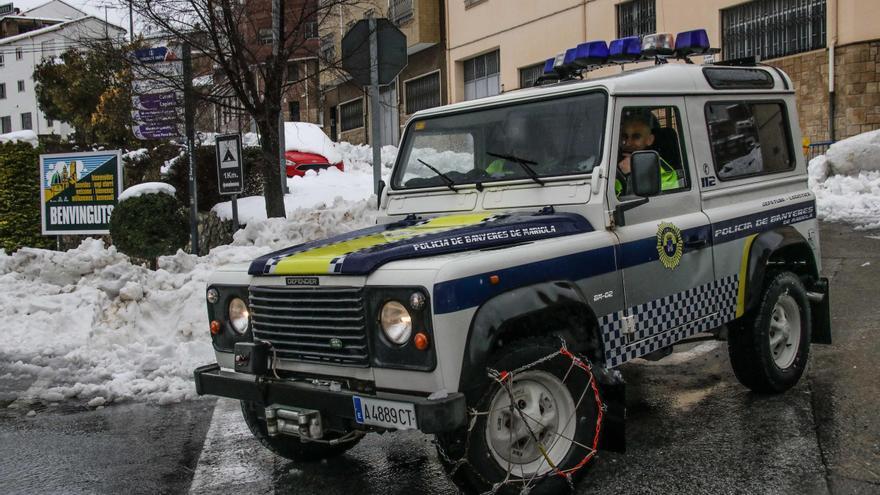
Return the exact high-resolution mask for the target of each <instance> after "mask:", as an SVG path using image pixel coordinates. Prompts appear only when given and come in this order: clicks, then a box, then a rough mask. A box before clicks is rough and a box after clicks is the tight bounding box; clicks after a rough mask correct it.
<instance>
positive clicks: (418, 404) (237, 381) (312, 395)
mask: <svg viewBox="0 0 880 495" xmlns="http://www.w3.org/2000/svg"><path fill="white" fill-rule="evenodd" d="M195 382H196V392H197V393H198V394H199V395H217V396H220V397H228V398H230V399H238V400H244V401H251V402H255V403H257V404H261V405H264V406H271V407H269V409H273V410H275V411H277V410H285V406H288V407H289V408H291V409H289V410H285V411H290V412H294V414H293V415H290V414H286V413H283V414H285V415H288V416H290V418H289V419H290V420H291V421H292V423H296V426H297V427H300V426H302V427H303V428H304V429H303V430H297V431H302V432H305V431H307V430H309V429H310V427H311V430H313V431H315V432H317V431H319V430H320V429H321V423H322V420H323V421H324V423H325V424H324V428H326V421H327V419H328V418H339V419H342V420H347V421H348V422H349V423H350V426H351V427H352V428H358V427H364V429H368V430H370V429H379V430H383V429H389V428H387V427H386V428H382V427H378V426H376V425H372V426H371V425H369V423H365V422H364V418H363V417H360V418H358V417H357V414H356V412H355V411H356V407H358V406H357V405H356V402H357V401H361V402H363V401H387V402H392V403H400V404H404V405H412V407H413V408H414V411H415V418H413V419H414V425H413V427H414V429H418V430H421V431H422V432H424V433H441V432H446V431H452V430H455V429H456V428H459V427H461V426H463V425H464V424H465V421H466V419H467V409H466V407H465V397H464V394H461V393H450V394H448V395H447V396H446V397H443V398H438V399H428V398H426V397H421V396H417V395H408V394H396V393H384V392H378V393H376V394H364V393H360V392H353V391H349V390H343V389H341V388H340V389H339V390H336V388H337V387H333V389H331V386H330V385H323V384H322V385H315V384H312V383H307V382H301V381H293V380H286V379H277V378H274V377H270V376H264V375H252V374H249V373H237V372H234V371H228V370H223V369H220V365H219V364H216V363H215V364H209V365H206V366H202V367H199V368H197V369H196V370H195ZM313 412H318V413H320V417H318V418H317V419H318V423H317V426H318V428H315V426H316V425H314V424H313V421H312V420H313V419H315V415H314V414H311V413H313ZM293 416H296V418H294V417H293ZM278 417H280V416H278ZM300 418H303V419H305V421H304V422H301V419H300ZM292 423H289V424H288V425H289V428H288V430H287V431H286V432H287V433H293V430H292V429H291V428H293V427H294V425H293V424H292ZM279 433H285V432H282V431H279ZM297 434H299V433H297Z"/></svg>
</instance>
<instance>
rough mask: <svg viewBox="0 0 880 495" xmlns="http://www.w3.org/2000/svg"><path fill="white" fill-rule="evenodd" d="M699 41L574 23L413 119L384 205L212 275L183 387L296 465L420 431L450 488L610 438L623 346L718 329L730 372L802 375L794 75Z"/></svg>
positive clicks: (807, 211)
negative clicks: (206, 348) (207, 337)
mask: <svg viewBox="0 0 880 495" xmlns="http://www.w3.org/2000/svg"><path fill="white" fill-rule="evenodd" d="M709 52H710V49H709V47H708V42H707V37H706V33H705V32H704V31H694V32H687V33H680V34H679V35H678V36H676V37H673V36H672V35H669V34H661V35H654V36H648V37H645V38H644V39H640V38H637V37H635V38H624V39H620V40H614V41H613V42H612V43H611V44H610V47H609V46H608V45H606V44H605V43H604V42H601V41H600V42H589V43H584V44H581V45H579V46H578V47H576V48H572V49H571V50H568V51H567V52H566V53H564V54H561V55H560V56H559V57H556V58H554V59H550V60H548V61H547V68H546V74H545V76H544V77H543V78H542V80H540V81H539V84H538V85H537V86H536V87H534V88H529V89H523V90H519V91H514V92H509V93H506V94H503V95H499V96H495V97H491V98H484V99H480V100H476V101H468V102H464V103H459V104H454V105H449V106H445V107H440V108H434V109H430V110H426V111H423V112H419V113H417V114H416V115H415V116H414V117H413V118H412V119H411V120H410V122H409V123H408V125H407V127H406V131H405V133H404V136H403V139H402V144H401V146H400V153H399V155H398V158H397V162H396V164H395V167H394V171H393V174H392V176H391V179H390V183H389V184H388V185H387V187H385V188H384V190H383V192H382V194H381V195H380V197H381V202H380V204H381V206H380V208H381V213H382V216H381V217H380V220H379V222H378V223H377V225H375V226H373V227H370V228H367V229H364V230H361V231H357V232H351V233H349V234H346V235H342V236H339V237H335V238H330V239H325V240H320V241H315V242H309V243H306V244H300V245H296V246H292V247H290V248H288V249H284V250H281V251H278V252H274V253H271V254H268V255H266V256H263V257H261V258H259V259H256V260H254V261H253V262H252V263H251V264H250V267H249V269H248V270H247V271H220V272H218V273H216V274H215V275H214V276H213V278H212V279H211V282H210V283H209V285H208V289H207V301H208V314H209V318H210V320H211V321H210V325H211V338H212V341H213V346H214V349H215V351H216V357H217V363H216V364H211V365H208V366H204V367H201V368H199V369H197V370H196V371H195V379H196V384H197V389H198V392H199V393H200V394H211V395H218V396H223V397H231V398H234V399H239V400H241V404H242V411H243V413H244V420H245V421H246V422H247V424H248V426H249V427H250V429H251V430H252V431H253V433H254V435H255V436H256V437H257V438H258V439H259V440H260V441H261V442H262V443H263V444H264V445H265V446H266V447H267V448H269V449H270V450H272V451H273V452H275V453H276V454H278V455H281V456H284V457H286V458H289V459H293V460H297V461H309V460H316V459H321V458H327V457H331V456H334V455H338V454H341V453H342V452H344V451H345V450H346V449H349V448H351V447H352V446H354V445H355V444H356V443H357V442H358V441H359V440H360V439H361V437H363V436H364V435H365V434H366V433H369V432H385V431H388V430H403V429H417V430H421V431H422V432H425V433H431V434H434V435H435V438H436V444H437V448H438V453H439V457H440V459H441V461H442V462H443V464H444V466H445V467H446V468H447V470H448V472H449V473H450V475H451V476H452V477H453V479H454V480H455V482H456V483H458V484H459V486H461V487H462V488H463V489H464V490H467V491H493V492H501V493H507V492H510V493H520V492H523V490H526V491H529V492H530V493H555V492H557V491H559V490H565V489H567V488H569V487H571V486H573V484H574V483H575V482H576V481H577V479H578V478H579V476H581V475H582V474H583V473H584V468H585V467H586V466H588V465H589V464H590V463H591V461H592V460H593V458H594V457H595V455H596V453H597V451H598V450H599V449H603V448H607V449H619V448H621V447H622V440H623V427H622V425H623V419H624V396H623V380H622V378H621V375H620V373H619V372H618V371H617V370H616V369H615V368H617V367H618V366H620V365H622V364H624V363H626V362H627V361H630V360H632V359H634V358H638V357H647V358H659V357H662V356H664V355H666V354H668V353H669V352H670V351H671V348H672V346H673V345H675V344H679V343H682V342H684V341H686V340H687V339H689V338H691V337H693V336H695V335H697V334H702V335H701V337H703V338H705V336H706V335H707V334H714V335H715V336H716V337H718V338H720V339H727V341H728V348H729V352H730V362H731V364H732V366H733V370H734V372H735V374H736V376H737V378H738V379H739V380H740V381H741V382H742V384H743V385H745V386H746V387H749V388H750V389H752V390H754V391H757V392H762V393H779V392H783V391H785V390H787V389H789V388H791V387H792V386H793V385H795V383H797V381H798V380H799V379H800V377H801V375H802V373H803V372H804V369H805V367H806V364H807V361H808V357H809V351H810V344H811V343H830V339H831V335H830V323H829V291H828V283H827V280H826V279H823V278H821V277H820V255H819V229H818V226H817V221H816V205H815V199H814V196H813V194H812V193H811V192H810V191H809V189H808V188H807V169H806V164H805V162H804V157H803V155H802V153H801V152H800V148H799V146H798V144H797V143H800V141H801V134H800V131H799V129H798V126H797V122H798V119H797V115H796V112H795V95H794V90H793V88H792V83H791V80H790V79H789V78H788V77H787V76H786V75H785V74H784V73H783V72H782V71H780V70H778V69H776V68H773V67H768V66H761V65H756V64H754V63H751V64H749V63H747V62H745V61H739V62H735V63H719V64H707V65H695V64H691V63H689V62H690V61H689V60H688V59H687V57H691V56H694V55H702V54H706V53H709ZM646 58H647V59H654V60H655V61H656V64H655V65H654V66H653V67H650V68H644V69H637V70H632V71H626V72H621V73H619V74H617V75H614V76H611V77H605V78H595V79H581V78H579V77H578V76H579V75H581V74H582V72H583V71H584V69H589V68H592V67H597V66H602V65H607V64H609V63H614V62H618V63H619V62H629V61H634V60H644V59H646ZM672 59H678V60H677V61H676V60H672ZM666 62H669V63H666Z"/></svg>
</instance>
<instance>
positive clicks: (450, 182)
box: [416, 158, 458, 193]
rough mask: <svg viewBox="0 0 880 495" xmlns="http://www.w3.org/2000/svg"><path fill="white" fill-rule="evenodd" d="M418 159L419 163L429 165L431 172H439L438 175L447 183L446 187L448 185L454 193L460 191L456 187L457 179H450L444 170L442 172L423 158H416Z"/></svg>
mask: <svg viewBox="0 0 880 495" xmlns="http://www.w3.org/2000/svg"><path fill="white" fill-rule="evenodd" d="M416 160H418V161H419V163H421V164H422V165H424V166H426V167H428V168H429V169H431V172H434V173H435V174H437V176H438V177H440V178H441V179H443V182H444V183H445V184H446V187H448V188H449V189H451V190H452V192H454V193H458V189H456V188H455V181H454V180H452V179H450V178H449V176H448V175H446V174H444V173H443V172H441V171H439V170H437V169H436V168H434V167H432V166H431V165H429V164H428V162H426V161H424V160H422V159H421V158H416Z"/></svg>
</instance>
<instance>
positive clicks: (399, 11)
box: [388, 0, 413, 25]
mask: <svg viewBox="0 0 880 495" xmlns="http://www.w3.org/2000/svg"><path fill="white" fill-rule="evenodd" d="M388 10H389V12H388V13H389V15H388V17H390V18H391V20H392V21H394V23H395V24H398V25H400V24H403V23H405V22H408V21H409V20H410V19H412V18H413V0H391V6H390V8H389V9H388Z"/></svg>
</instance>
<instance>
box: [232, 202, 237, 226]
mask: <svg viewBox="0 0 880 495" xmlns="http://www.w3.org/2000/svg"><path fill="white" fill-rule="evenodd" d="M235 232H238V194H233V195H232V233H235Z"/></svg>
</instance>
